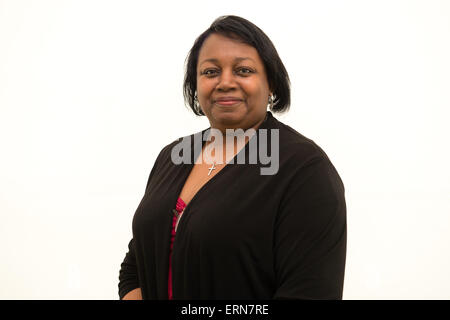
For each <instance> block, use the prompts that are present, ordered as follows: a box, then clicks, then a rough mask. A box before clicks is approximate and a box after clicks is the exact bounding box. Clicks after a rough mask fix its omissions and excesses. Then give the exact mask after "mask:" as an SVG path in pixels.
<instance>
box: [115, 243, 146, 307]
mask: <svg viewBox="0 0 450 320" xmlns="http://www.w3.org/2000/svg"><path fill="white" fill-rule="evenodd" d="M137 289H139V293H140V295H141V289H140V285H139V279H138V272H137V264H136V256H135V249H134V239H131V241H130V243H129V244H128V252H127V254H126V255H125V259H124V260H123V262H122V264H121V265H120V272H119V298H120V299H124V298H125V296H126V295H128V294H130V293H131V292H132V291H134V290H137ZM132 296H134V295H132ZM141 296H142V295H141Z"/></svg>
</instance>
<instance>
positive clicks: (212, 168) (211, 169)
mask: <svg viewBox="0 0 450 320" xmlns="http://www.w3.org/2000/svg"><path fill="white" fill-rule="evenodd" d="M215 164H216V163H215V162H213V164H212V167H211V168H208V169H209V172H208V176H209V175H210V174H211V172H212V171H213V170H215V169H216V168H215V167H214V165H215Z"/></svg>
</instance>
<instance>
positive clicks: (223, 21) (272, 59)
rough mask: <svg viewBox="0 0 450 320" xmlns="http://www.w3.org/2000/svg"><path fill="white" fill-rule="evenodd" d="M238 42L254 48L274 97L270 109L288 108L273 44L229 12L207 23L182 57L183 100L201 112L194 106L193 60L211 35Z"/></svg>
mask: <svg viewBox="0 0 450 320" xmlns="http://www.w3.org/2000/svg"><path fill="white" fill-rule="evenodd" d="M213 33H216V34H220V35H222V36H225V37H228V38H231V39H236V40H239V41H242V42H244V43H246V44H248V45H250V46H252V47H254V48H255V49H256V50H257V51H258V54H259V56H260V58H261V60H262V62H263V64H264V68H265V70H266V75H267V81H268V83H269V88H270V90H271V91H272V92H273V95H274V97H275V99H274V103H273V107H272V108H271V111H273V112H277V113H281V112H286V111H288V110H289V106H290V103H291V90H290V81H289V75H288V73H287V71H286V68H285V67H284V65H283V62H282V61H281V59H280V57H279V55H278V52H277V50H276V49H275V46H274V45H273V43H272V41H271V40H270V39H269V37H268V36H267V35H266V34H265V33H264V32H263V31H262V30H261V29H260V28H258V27H257V26H256V25H254V24H253V23H251V22H250V21H248V20H246V19H244V18H241V17H238V16H233V15H228V16H221V17H219V18H217V19H216V20H215V21H214V22H213V23H212V24H211V26H210V27H209V28H208V29H207V30H206V31H204V32H203V33H202V34H201V35H200V36H198V38H197V39H196V40H195V42H194V45H193V46H192V48H191V50H190V51H189V54H188V56H187V58H186V69H185V74H184V83H183V95H184V101H185V103H186V105H187V106H189V107H190V108H191V109H192V111H194V113H195V114H196V115H204V114H203V112H202V111H201V110H200V112H197V111H196V110H195V108H194V96H195V92H196V90H197V63H198V55H199V53H200V49H201V47H202V45H203V43H204V42H205V40H206V38H208V37H209V36H210V35H211V34H213Z"/></svg>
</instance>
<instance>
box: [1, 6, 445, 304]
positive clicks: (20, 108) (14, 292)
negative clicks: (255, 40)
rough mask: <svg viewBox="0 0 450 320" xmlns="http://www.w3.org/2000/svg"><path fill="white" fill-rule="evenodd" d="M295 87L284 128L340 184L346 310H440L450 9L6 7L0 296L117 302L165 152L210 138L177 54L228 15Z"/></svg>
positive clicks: (3, 14)
mask: <svg viewBox="0 0 450 320" xmlns="http://www.w3.org/2000/svg"><path fill="white" fill-rule="evenodd" d="M224 14H235V15H239V16H242V17H244V18H247V19H249V20H250V21H252V22H254V23H255V24H256V25H258V26H259V27H261V28H262V29H263V30H264V31H265V32H266V33H267V35H268V36H269V37H270V38H271V39H272V41H273V42H274V44H275V46H276V48H277V50H278V52H279V54H280V56H281V58H282V60H283V62H284V64H285V66H286V68H287V70H288V72H289V74H290V77H291V81H292V107H291V111H290V112H289V113H287V114H286V115H283V116H277V117H278V119H280V120H281V121H283V122H285V123H286V124H289V125H291V126H292V127H294V128H295V129H296V130H297V131H299V132H301V133H303V134H304V135H306V136H307V137H309V138H311V139H313V140H314V141H315V142H316V143H317V144H319V145H320V146H321V147H322V148H323V149H324V150H325V152H326V153H327V154H328V156H329V157H330V159H331V160H332V162H333V163H334V165H335V166H336V168H337V170H338V172H339V174H340V175H341V178H342V179H343V181H344V184H345V187H346V199H347V209H348V212H347V217H348V250H347V264H346V276H345V286H344V299H450V272H449V270H450V169H449V163H450V151H449V142H448V140H449V138H450V129H449V127H448V126H447V124H448V122H449V120H450V117H449V116H450V112H449V107H450V94H449V91H450V59H449V57H450V1H444V0H443V1H431V0H423V1H398V0H389V1H359V0H358V1H334V0H330V1H261V0H258V1H242V0H238V1H225V2H218V1H192V0H191V1H161V2H160V1H158V2H156V1H155V2H152V1H130V0H126V1H125V0H123V1H97V0H95V1H92V0H89V1H79V0H78V1H68V0H66V1H60V0H55V1H48V0H41V1H18V0H0V152H1V154H0V155H1V156H0V164H1V165H0V252H1V263H0V277H1V279H0V281H1V285H0V299H118V294H117V282H118V273H119V268H120V263H121V262H122V260H123V258H124V255H125V253H126V251H127V244H128V241H129V240H130V239H131V222H132V218H133V215H134V211H135V209H136V208H137V206H138V204H139V201H140V199H141V197H142V195H143V192H144V188H145V185H146V182H147V178H148V174H149V172H150V170H151V168H152V166H153V162H154V160H155V158H156V156H157V154H158V153H159V151H160V150H161V148H162V147H163V146H165V145H166V144H168V143H169V142H171V141H173V140H174V139H175V138H178V137H180V136H184V135H188V134H191V133H194V132H197V131H200V130H202V129H205V128H207V127H208V122H207V119H206V118H204V117H203V118H196V117H195V116H194V115H193V114H192V113H191V112H190V111H189V110H188V109H187V108H186V107H185V106H184V104H183V97H182V81H183V67H184V61H185V58H186V55H187V53H188V50H189V49H190V47H191V45H192V44H193V41H194V39H195V38H196V37H197V36H198V35H199V34H200V33H201V32H203V31H204V30H205V29H206V28H207V27H208V26H209V25H210V24H211V22H212V21H213V20H214V19H215V18H217V17H218V16H220V15H224Z"/></svg>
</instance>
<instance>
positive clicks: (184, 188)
mask: <svg viewBox="0 0 450 320" xmlns="http://www.w3.org/2000/svg"><path fill="white" fill-rule="evenodd" d="M184 96H185V100H186V103H187V105H189V106H190V107H191V109H192V110H193V111H194V113H195V114H196V115H198V116H206V117H207V118H208V120H209V123H210V128H207V129H204V130H202V131H201V132H197V133H196V134H192V135H190V136H187V137H183V138H180V139H177V140H176V141H173V142H172V143H170V144H168V145H167V146H166V147H165V148H163V150H162V151H161V152H160V153H159V155H158V157H157V159H156V162H155V164H154V166H153V169H152V171H151V173H150V177H149V179H148V182H147V187H146V190H145V194H144V197H143V198H142V200H141V203H140V204H139V206H138V208H137V210H136V213H135V215H134V219H133V238H132V239H131V241H130V242H129V246H128V248H129V251H128V253H127V254H126V256H125V259H124V261H123V263H122V264H121V270H120V274H119V296H120V298H121V299H341V298H342V290H343V281H344V269H345V258H346V235H347V227H346V206H345V197H344V186H343V183H342V181H341V179H340V177H339V175H338V173H337V171H336V169H335V168H334V166H333V164H332V163H331V161H330V160H329V159H328V157H327V155H326V154H325V152H324V151H323V150H322V149H321V148H320V147H319V146H318V145H316V144H315V143H314V142H313V141H312V140H310V139H308V138H306V137H304V136H303V135H301V134H300V133H298V132H297V131H295V130H294V129H292V128H291V127H289V126H287V125H285V124H283V123H282V122H280V121H278V120H277V119H276V118H275V117H274V116H273V115H272V112H285V111H287V109H288V108H289V105H290V86H289V77H288V74H287V72H286V69H285V68H284V66H283V63H282V62H281V59H280V57H279V56H278V53H277V51H276V50H275V47H274V45H273V44H272V42H271V41H270V39H269V38H268V37H267V36H266V35H265V34H264V32H263V31H262V30H261V29H259V28H258V27H257V26H255V25H254V24H253V23H251V22H249V21H247V20H245V19H243V18H240V17H236V16H225V17H220V18H219V19H217V20H216V21H214V22H213V24H212V25H211V27H210V28H208V29H207V30H206V31H205V32H204V33H202V34H201V35H200V36H199V37H198V38H197V39H196V41H195V42H194V45H193V47H192V49H191V50H190V52H189V56H188V59H187V65H186V73H185V80H184ZM249 132H250V133H249ZM211 133H215V134H211ZM236 133H237V134H236ZM269 136H270V138H269ZM198 137H200V139H199V138H198ZM204 137H206V138H204ZM213 137H214V140H213V139H212V138H213ZM216 137H219V138H216ZM223 137H226V139H223ZM230 137H231V139H229V138H230ZM235 138H236V139H235ZM186 141H188V142H187V145H185V142H186ZM212 145H214V148H212V150H214V153H215V152H216V151H217V153H221V152H220V150H222V148H223V150H225V152H223V155H225V156H224V158H223V160H224V161H222V159H220V156H219V157H218V159H219V160H218V161H216V160H214V161H213V162H212V163H211V162H210V161H208V160H209V159H211V157H208V156H206V155H207V154H208V150H209V149H210V147H211V146H212ZM180 146H182V147H181V148H180ZM185 147H186V148H185ZM230 149H231V150H232V152H231V153H230V152H229V151H230ZM178 150H182V152H183V155H182V158H183V159H187V160H188V161H187V162H186V161H183V162H174V161H173V159H174V157H173V153H177V151H178ZM268 150H270V155H271V157H267V156H265V155H268V153H267V151H268ZM214 156H215V154H214ZM247 156H248V158H247ZM180 157H181V155H180ZM214 159H217V157H215V158H214ZM236 159H239V160H242V159H244V160H246V159H248V160H249V161H238V162H237V163H236V161H235V160H236ZM271 159H276V161H277V164H276V170H273V171H270V173H269V174H263V173H262V172H264V171H263V170H262V169H264V166H265V165H267V164H268V161H271ZM191 160H192V161H191Z"/></svg>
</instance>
